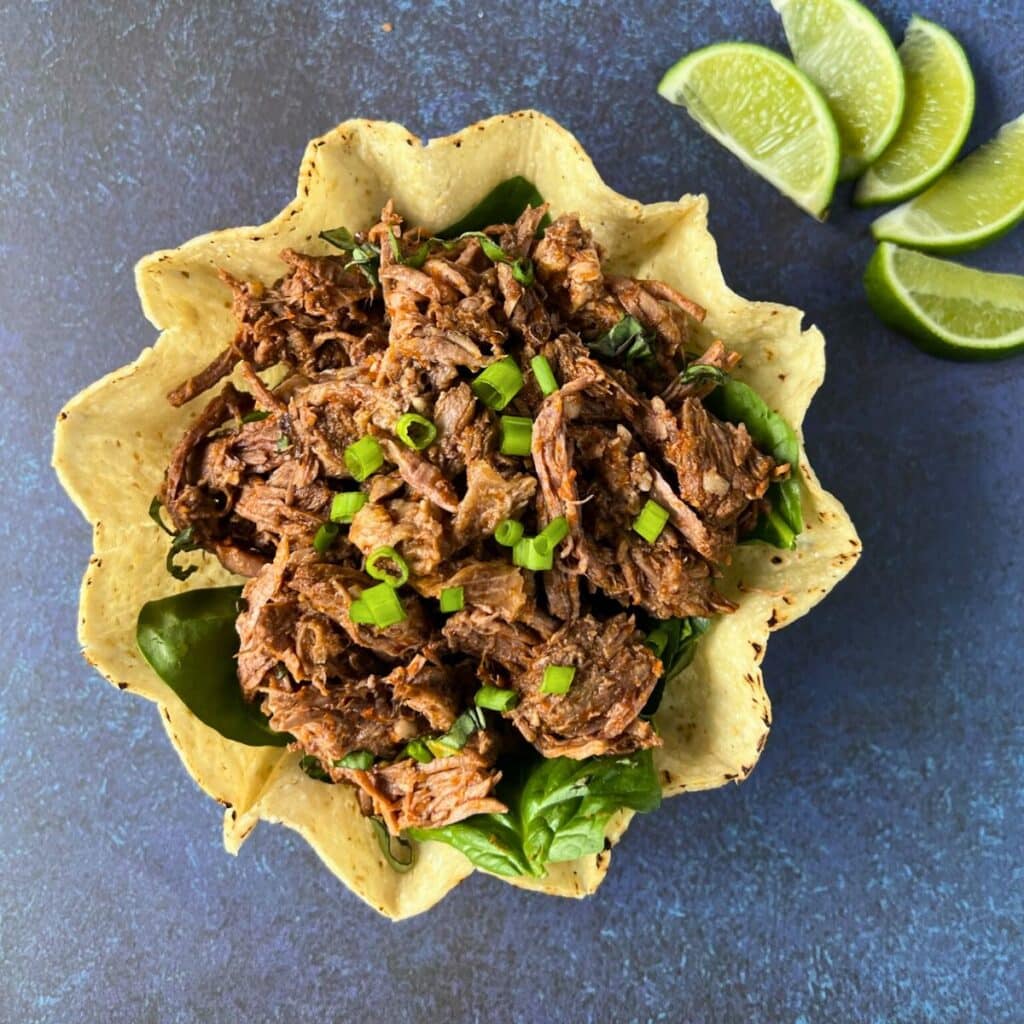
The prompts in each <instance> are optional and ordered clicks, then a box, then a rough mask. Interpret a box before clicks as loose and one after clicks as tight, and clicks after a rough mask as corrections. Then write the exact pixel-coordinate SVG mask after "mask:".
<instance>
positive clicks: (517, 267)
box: [445, 231, 534, 288]
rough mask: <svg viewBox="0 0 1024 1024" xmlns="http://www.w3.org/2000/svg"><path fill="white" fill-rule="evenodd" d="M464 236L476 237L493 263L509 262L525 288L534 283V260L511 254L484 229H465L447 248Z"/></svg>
mask: <svg viewBox="0 0 1024 1024" xmlns="http://www.w3.org/2000/svg"><path fill="white" fill-rule="evenodd" d="M463 238H475V239H476V240H477V241H478V242H479V243H480V248H481V249H482V250H483V253H484V255H485V256H486V257H487V258H488V259H489V260H490V261H491V262H492V263H507V264H508V265H509V266H510V267H511V268H512V276H513V277H514V278H515V279H516V280H517V281H518V282H519V283H520V284H521V285H522V286H523V287H524V288H529V287H530V286H531V285H532V284H533V281H534V275H533V260H531V259H530V258H529V257H527V256H519V257H515V256H510V255H509V254H508V253H507V252H505V250H504V249H502V247H501V246H500V245H498V243H497V242H495V241H494V239H493V238H491V237H490V235H485V234H484V233H483V232H482V231H465V232H463V233H462V234H461V235H459V236H458V238H456V239H454V240H453V241H452V242H448V243H446V244H445V248H447V249H450V248H451V247H452V245H453V244H454V242H458V241H459V240H460V239H463Z"/></svg>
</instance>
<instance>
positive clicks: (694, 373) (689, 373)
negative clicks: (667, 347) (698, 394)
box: [677, 363, 729, 387]
mask: <svg viewBox="0 0 1024 1024" xmlns="http://www.w3.org/2000/svg"><path fill="white" fill-rule="evenodd" d="M728 379H729V374H727V373H726V372H725V370H723V369H720V368H719V367H717V366H711V365H709V364H708V363H690V365H689V366H688V367H687V368H686V369H685V370H683V372H682V373H680V374H679V376H678V378H677V380H678V381H679V383H680V384H694V383H698V382H700V383H704V382H706V381H712V382H713V383H714V385H715V387H719V386H720V385H722V384H724V383H725V382H726V381H727V380H728Z"/></svg>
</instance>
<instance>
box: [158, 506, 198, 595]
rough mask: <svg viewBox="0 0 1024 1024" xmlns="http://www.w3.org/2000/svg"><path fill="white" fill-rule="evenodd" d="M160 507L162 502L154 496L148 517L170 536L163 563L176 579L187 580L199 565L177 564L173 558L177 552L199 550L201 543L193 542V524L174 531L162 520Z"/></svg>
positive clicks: (194, 533) (194, 532) (183, 552)
mask: <svg viewBox="0 0 1024 1024" xmlns="http://www.w3.org/2000/svg"><path fill="white" fill-rule="evenodd" d="M161 508H163V502H162V501H161V500H160V499H159V498H154V499H153V500H152V501H151V502H150V503H149V518H150V519H152V520H153V522H154V523H156V525H157V526H159V527H160V529H161V530H163V531H164V533H166V534H167V535H168V536H169V537H170V538H171V546H170V548H169V549H168V551H167V559H166V561H165V562H164V565H165V566H166V567H167V571H168V572H169V573H170V574H171V575H172V576H173V577H174V578H175V579H176V580H182V581H184V580H187V579H188V578H189V576H191V575H192V573H194V572H195V571H196V570H197V569H198V568H199V566H198V565H189V566H182V565H177V564H176V563H175V561H174V559H175V557H176V556H177V555H179V554H185V553H187V552H189V551H199V550H200V549H201V547H202V545H201V544H197V543H196V542H195V535H196V531H195V527H194V526H186V527H185V529H184V530H179V531H178V532H177V533H175V532H174V531H173V530H172V529H171V528H170V527H169V526H168V525H167V524H166V523H165V522H164V518H163V515H162V514H161V512H160V509H161Z"/></svg>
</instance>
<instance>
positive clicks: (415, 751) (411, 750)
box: [402, 740, 434, 764]
mask: <svg viewBox="0 0 1024 1024" xmlns="http://www.w3.org/2000/svg"><path fill="white" fill-rule="evenodd" d="M402 753H403V754H404V755H405V756H406V757H411V758H412V759H413V760H414V761H419V763H420V764H430V762H431V761H433V760H434V755H433V754H432V753H431V752H430V748H429V747H428V746H427V745H426V743H424V742H423V740H410V741H409V742H408V743H407V744H406V745H405V750H403V751H402Z"/></svg>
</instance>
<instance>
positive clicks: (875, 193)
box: [855, 16, 974, 206]
mask: <svg viewBox="0 0 1024 1024" xmlns="http://www.w3.org/2000/svg"><path fill="white" fill-rule="evenodd" d="M899 55H900V61H901V63H902V64H903V71H904V75H905V77H906V81H907V102H906V106H905V108H904V111H903V120H902V121H901V122H900V127H899V130H898V131H897V132H896V135H895V136H894V137H893V140H892V142H890V143H889V146H888V148H887V149H886V150H885V152H884V153H883V154H882V155H881V156H880V157H879V158H878V160H877V161H875V163H874V164H873V165H872V166H871V167H870V168H868V170H867V172H866V173H865V174H864V177H863V178H861V180H860V182H859V183H858V185H857V192H856V196H855V201H856V202H857V204H858V205H860V206H871V205H874V204H876V203H895V202H900V201H902V200H904V199H909V198H910V197H911V196H913V195H917V193H918V192H920V191H921V190H922V189H924V188H927V187H928V186H929V185H930V184H931V183H932V182H933V181H934V180H935V179H936V178H937V177H938V176H939V175H940V174H941V173H942V172H943V171H944V170H945V169H946V168H947V167H948V166H949V165H950V164H951V163H952V162H953V160H954V159H955V158H956V155H957V153H959V152H960V148H961V147H962V146H963V144H964V140H965V139H966V138H967V132H968V131H969V130H970V127H971V119H972V118H973V117H974V76H973V75H972V74H971V66H970V64H969V63H968V61H967V55H966V54H965V53H964V51H963V48H962V47H961V46H960V44H959V43H958V42H957V41H956V39H955V38H954V37H953V36H952V35H951V34H950V33H949V32H947V31H946V30H945V29H944V28H942V26H940V25H936V24H934V23H933V22H930V21H926V20H925V19H924V18H918V17H916V16H915V17H913V18H911V19H910V25H909V26H908V27H907V34H906V37H905V38H904V40H903V44H902V45H901V46H900V48H899Z"/></svg>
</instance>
